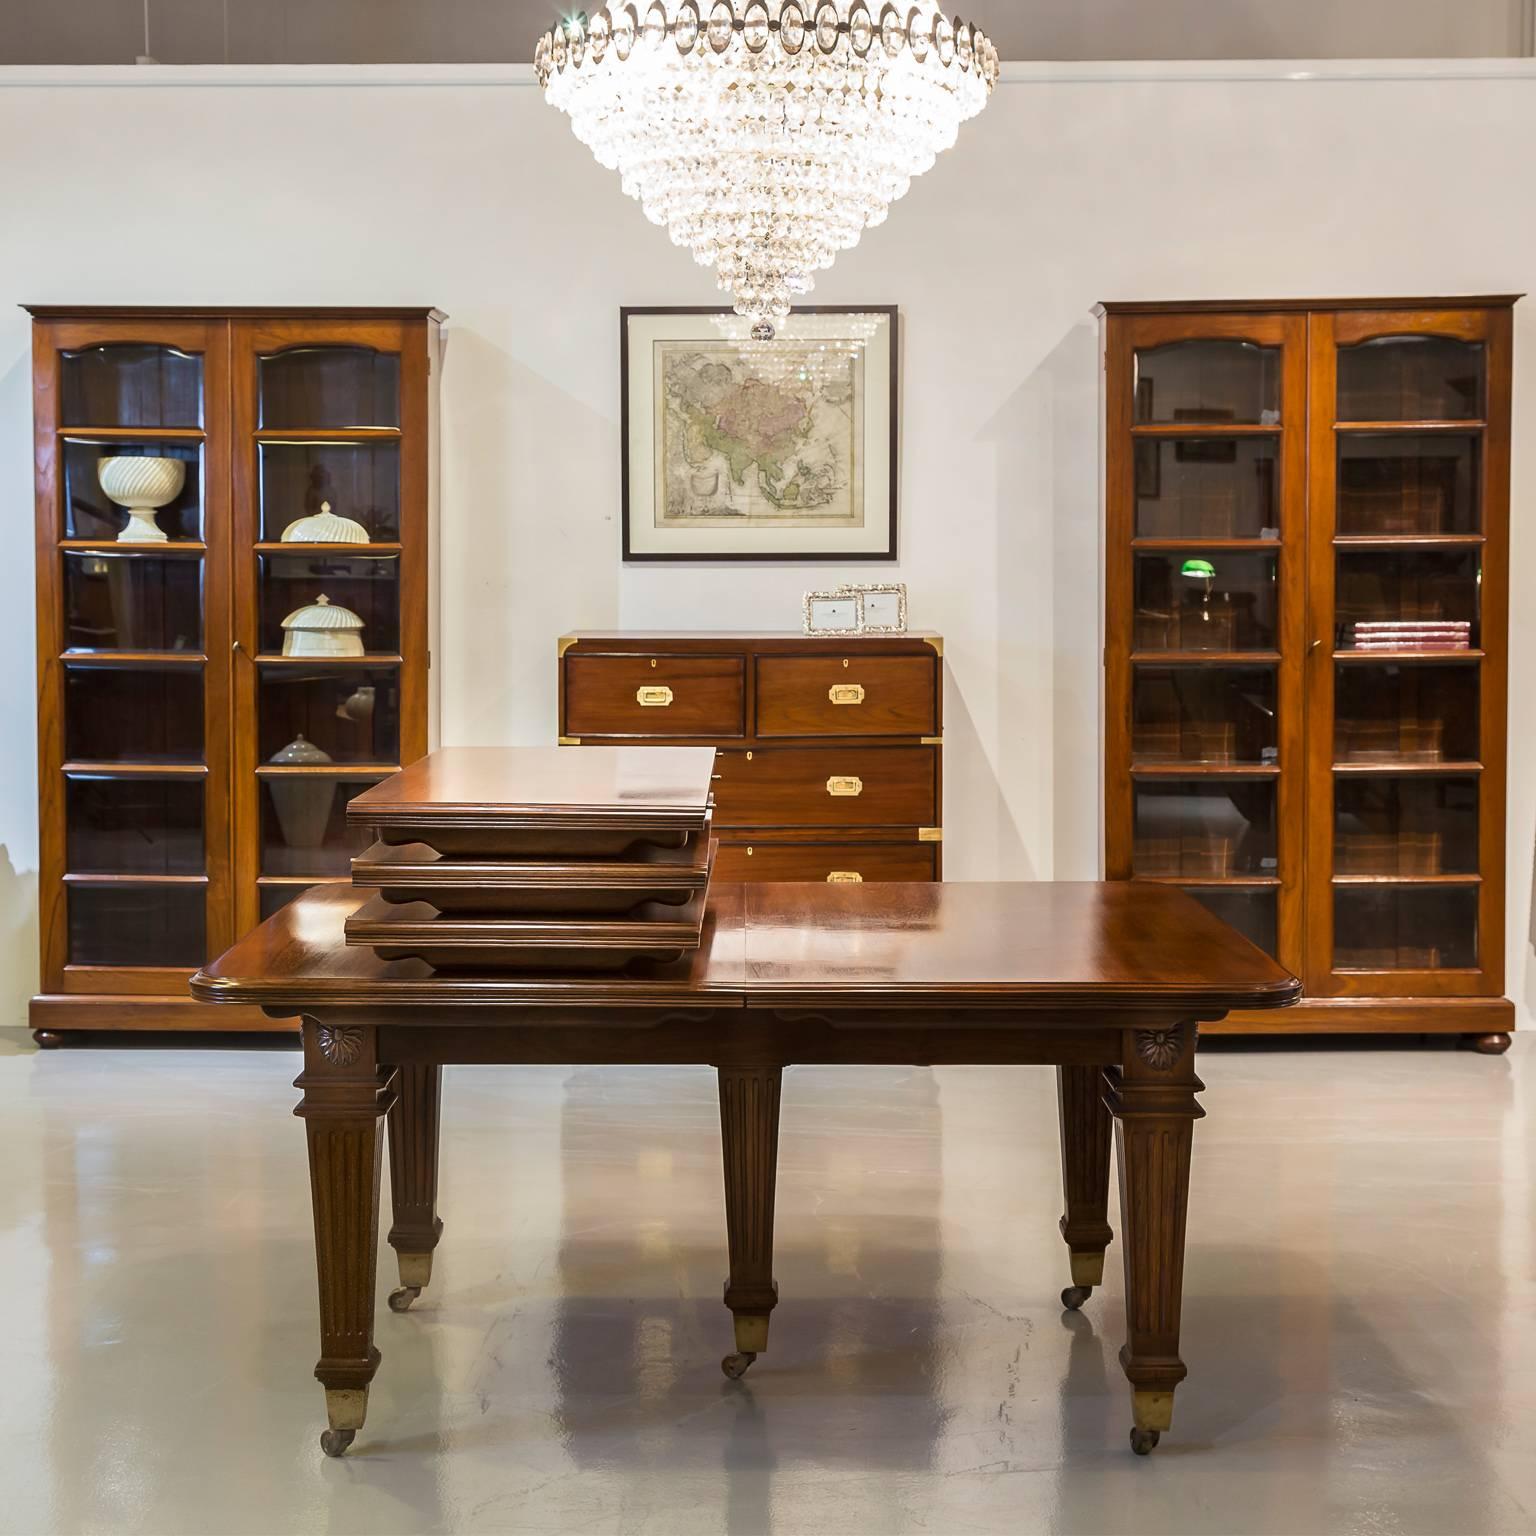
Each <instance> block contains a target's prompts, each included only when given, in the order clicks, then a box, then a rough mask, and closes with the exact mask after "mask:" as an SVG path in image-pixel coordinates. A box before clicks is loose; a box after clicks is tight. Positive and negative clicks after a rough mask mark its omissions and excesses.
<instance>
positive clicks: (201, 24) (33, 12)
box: [0, 0, 1536, 64]
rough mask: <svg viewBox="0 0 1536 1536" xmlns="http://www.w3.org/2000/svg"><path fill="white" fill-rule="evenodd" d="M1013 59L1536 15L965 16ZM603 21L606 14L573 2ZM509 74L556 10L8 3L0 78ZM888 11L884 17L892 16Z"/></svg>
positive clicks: (1441, 5) (1504, 46)
mask: <svg viewBox="0 0 1536 1536" xmlns="http://www.w3.org/2000/svg"><path fill="white" fill-rule="evenodd" d="M953 3H954V4H955V5H956V6H957V7H958V8H959V9H960V10H961V11H962V12H963V14H964V15H965V16H966V19H967V20H971V21H976V22H979V23H980V25H981V26H982V27H983V28H985V30H986V31H987V32H988V33H990V34H991V36H992V38H993V39H994V40H995V42H996V43H997V45H998V48H999V51H1000V52H1001V53H1002V55H1003V57H1004V58H1005V59H1159V58H1161V59H1214V58H1229V59H1266V58H1268V59H1273V58H1438V57H1448V58H1478V57H1500V56H1511V55H1520V54H1529V53H1531V52H1532V51H1533V47H1532V37H1531V32H1532V21H1531V18H1532V14H1533V10H1536V0H1345V3H1340V0H974V7H973V5H972V0H953ZM571 4H572V7H573V8H575V7H577V6H580V5H585V7H586V8H587V9H589V10H591V9H595V8H596V0H571ZM146 9H147V11H148V18H149V49H148V52H150V53H151V54H152V55H153V56H154V57H155V58H156V59H158V60H159V61H160V62H161V63H164V64H218V63H232V64H310V63H313V64H322V63H404V62H423V63H426V62H437V63H467V62H485V63H506V62H518V61H525V60H527V59H530V58H531V57H532V55H533V45H534V42H535V40H536V38H537V36H538V34H539V33H540V31H542V30H543V29H544V28H546V27H547V26H548V25H549V24H550V22H551V21H553V20H554V17H555V14H556V6H555V5H554V4H552V3H550V0H147V6H146V0H0V63H6V64H129V63H132V62H133V61H134V59H135V58H136V57H137V56H138V55H139V54H141V53H144V52H145V51H146V49H145V46H144V30H145V12H146ZM875 9H876V10H878V9H879V5H878V3H877V4H876V5H875Z"/></svg>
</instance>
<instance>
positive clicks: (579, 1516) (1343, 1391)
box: [0, 1038, 1536, 1536]
mask: <svg viewBox="0 0 1536 1536" xmlns="http://www.w3.org/2000/svg"><path fill="white" fill-rule="evenodd" d="M295 1071H296V1064H295V1062H294V1060H293V1058H292V1057H291V1056H289V1055H288V1054H286V1053H280V1052H261V1051H244V1050H241V1051H234V1050H223V1051H210V1052H191V1051H176V1052H168V1051H120V1050H115V1051H99V1050H91V1051H86V1050H66V1051H56V1052H50V1053H44V1054H40V1055H39V1054H33V1053H31V1052H30V1050H29V1049H28V1050H17V1049H12V1051H11V1052H10V1053H9V1054H0V1260H3V1267H0V1273H3V1276H4V1280H5V1308H4V1312H3V1314H0V1315H3V1326H0V1531H4V1532H7V1533H11V1532H15V1533H24V1532H68V1533H76V1532H125V1531H134V1532H147V1533H180V1532H187V1533H213V1532H332V1533H343V1532H368V1533H386V1532H436V1531H499V1532H540V1533H543V1532H580V1533H583V1536H586V1533H602V1532H614V1533H625V1536H695V1533H697V1536H704V1533H709V1536H714V1533H731V1536H757V1533H770V1532H771V1533H774V1536H791V1533H796V1536H798V1533H806V1536H822V1533H830V1536H857V1533H864V1532H869V1533H880V1536H888V1533H898V1532H922V1533H927V1536H951V1533H953V1536H975V1533H983V1532H1009V1533H1033V1532H1052V1533H1055V1532H1069V1533H1095V1536H1096V1533H1111V1532H1114V1533H1119V1532H1125V1533H1135V1536H1153V1533H1158V1532H1178V1533H1181V1536H1187V1533H1196V1532H1221V1533H1234V1536H1235V1533H1259V1532H1265V1533H1270V1532H1274V1533H1287V1536H1291V1533H1296V1536H1301V1533H1314V1532H1317V1533H1321V1532H1349V1533H1360V1536H1413V1533H1419V1532H1424V1533H1434V1536H1447V1533H1465V1536H1482V1533H1494V1532H1519V1533H1522V1536H1527V1533H1530V1532H1532V1531H1533V1530H1536V1427H1533V1426H1536V1227H1533V1220H1532V1217H1533V1209H1532V1195H1533V1189H1532V1159H1533V1147H1536V1138H1533V1135H1532V1132H1533V1129H1536V1040H1531V1039H1526V1038H1519V1039H1517V1041H1516V1044H1515V1049H1514V1051H1513V1052H1512V1053H1511V1054H1510V1055H1509V1056H1508V1057H1505V1058H1503V1059H1485V1058H1482V1057H1478V1056H1474V1055H1470V1054H1465V1053H1458V1052H1451V1051H1445V1050H1435V1051H1413V1050H1393V1051H1380V1050H1374V1051H1359V1052H1342V1051H1317V1052H1310V1051H1309V1052H1284V1053H1276V1052H1250V1051H1242V1052H1233V1051H1213V1052H1209V1053H1207V1054H1206V1055H1205V1056H1204V1057H1203V1058H1202V1065H1201V1072H1202V1074H1203V1075H1204V1077H1205V1079H1206V1082H1207V1084H1208V1090H1209V1091H1208V1092H1207V1094H1206V1104H1207V1107H1208V1109H1209V1111H1210V1113H1209V1118H1208V1119H1206V1120H1204V1121H1203V1122H1201V1124H1200V1125H1199V1126H1198V1127H1197V1130H1196V1156H1195V1189H1194V1196H1193V1219H1192V1227H1191V1234H1190V1247H1189V1265H1188V1275H1187V1281H1186V1287H1185V1303H1186V1305H1185V1335H1184V1337H1185V1347H1184V1355H1185V1358H1186V1360H1187V1361H1188V1364H1189V1368H1190V1376H1189V1380H1188V1381H1187V1382H1186V1383H1185V1385H1184V1387H1183V1388H1182V1389H1181V1390H1180V1392H1179V1396H1178V1404H1177V1409H1176V1414H1175V1426H1174V1431H1173V1433H1172V1434H1171V1435H1167V1436H1165V1437H1164V1439H1163V1444H1162V1447H1161V1448H1160V1449H1159V1450H1158V1451H1157V1452H1156V1453H1155V1454H1154V1455H1153V1456H1151V1457H1150V1458H1148V1459H1146V1460H1141V1459H1138V1458H1136V1457H1133V1456H1132V1455H1131V1453H1130V1450H1129V1447H1128V1446H1127V1443H1126V1433H1127V1429H1128V1427H1129V1422H1130V1416H1129V1399H1128V1395H1127V1390H1126V1387H1125V1384H1124V1382H1123V1380H1122V1378H1121V1375H1120V1371H1119V1368H1118V1365H1117V1364H1116V1359H1115V1354H1116V1351H1117V1349H1118V1348H1119V1345H1120V1341H1121V1339H1122V1337H1123V1325H1122V1317H1121V1310H1120V1309H1121V1300H1122V1290H1121V1285H1120V1281H1119V1278H1118V1276H1113V1277H1112V1278H1111V1279H1110V1281H1109V1283H1108V1285H1107V1286H1106V1287H1105V1289H1104V1290H1103V1291H1101V1292H1099V1293H1098V1294H1096V1295H1095V1296H1094V1297H1093V1299H1092V1300H1091V1301H1090V1302H1089V1303H1088V1306H1087V1307H1086V1309H1085V1310H1084V1311H1083V1312H1082V1313H1081V1314H1079V1315H1064V1314H1063V1313H1062V1312H1061V1310H1060V1308H1059V1306H1058V1304H1057V1301H1056V1297H1057V1293H1058V1291H1059V1289H1060V1288H1061V1286H1062V1285H1063V1284H1064V1283H1065V1282H1066V1279H1067V1269H1066V1260H1065V1256H1064V1254H1063V1251H1062V1248H1061V1244H1060V1241H1059V1239H1058V1238H1057V1236H1056V1233H1055V1221H1056V1216H1057V1214H1058V1211H1059V1191H1058V1171H1057V1162H1056V1145H1055V1138H1056V1133H1055V1123H1054V1122H1055V1101H1054V1087H1053V1082H1052V1078H1051V1075H1050V1074H1049V1073H1048V1072H1046V1071H1043V1070H1029V1069H1022V1070H1004V1071H998V1070H990V1069H989V1070H954V1069H950V1070H945V1071H938V1072H930V1071H917V1070H912V1071H907V1070H891V1069H880V1070H862V1071H855V1070H826V1069H816V1070H811V1069H806V1070H801V1071H797V1072H794V1073H793V1074H792V1075H791V1077H790V1078H789V1080H788V1082H787V1085H786V1091H785V1104H784V1123H783V1145H782V1151H781V1169H782V1172H781V1178H780V1187H779V1218H778V1254H779V1257H778V1264H777V1271H778V1278H779V1283H780V1287H781V1291H782V1302H781V1305H780V1307H779V1310H778V1312H777V1313H776V1314H775V1317H774V1323H773V1338H772V1348H771V1352H770V1353H769V1354H767V1355H766V1356H764V1357H763V1358H762V1359H761V1360H760V1361H759V1362H758V1364H757V1365H756V1366H755V1367H754V1368H753V1370H752V1373H751V1374H750V1375H749V1376H748V1377H747V1378H746V1380H745V1381H744V1382H742V1383H740V1384H732V1383H729V1382H727V1381H726V1380H725V1379H724V1378H723V1377H722V1376H721V1374H720V1371H719V1368H718V1365H717V1361H718V1359H719V1357H720V1355H721V1354H722V1353H723V1352H724V1351H725V1349H726V1348H727V1347H728V1344H729V1335H730V1329H729V1323H728V1316H727V1314H726V1312H725V1311H724V1309H723V1307H722V1306H721V1304H720V1282H721V1278H722V1274H723V1267H724V1259H723V1253H722V1249H723V1208H722V1199H721V1192H720V1174H719V1168H718V1160H719V1133H718V1123H717V1119H716V1109H715V1101H714V1085H713V1080H712V1077H711V1075H710V1074H709V1073H708V1072H706V1071H702V1070H679V1069H657V1068H650V1069H644V1070H605V1071H595V1070H581V1071H569V1070H560V1069H549V1068H541V1069H533V1070H512V1069H489V1068H480V1069H464V1070H455V1071H451V1072H450V1073H449V1074H448V1078H447V1083H446V1088H445V1093H444V1101H445V1113H446V1115H447V1117H448V1130H447V1132H446V1136H445V1143H444V1158H445V1167H444V1190H443V1197H442V1212H443V1216H444V1219H445V1221H446V1225H447V1230H446V1235H445V1238H444V1242H443V1246H442V1248H441V1249H440V1250H439V1263H438V1272H437V1275H436V1277H435V1278H434V1281H433V1284H432V1287H431V1289H430V1290H429V1292H428V1293H427V1294H426V1295H424V1296H423V1297H422V1299H421V1301H420V1302H418V1303H417V1308H416V1310H415V1311H414V1312H412V1313H411V1314H409V1315H406V1316H395V1315H393V1314H391V1313H390V1312H388V1311H387V1310H385V1309H384V1308H383V1306H382V1301H381V1306H380V1313H379V1323H378V1344H379V1347H380V1349H381V1350H382V1352H383V1356H384V1363H383V1365H382V1367H381V1369H380V1372H379V1376H378V1380H377V1382H376V1385H375V1388H374V1392H373V1400H372V1404H371V1408H370V1413H369V1421H368V1426H367V1428H366V1429H365V1430H364V1431H363V1433H362V1434H361V1435H360V1436H359V1437H358V1441H357V1444H356V1446H355V1447H354V1449H353V1451H352V1453H351V1454H349V1455H348V1456H347V1458H346V1459H345V1460H343V1461H327V1460H326V1459H324V1458H323V1457H322V1456H321V1454H320V1450H319V1446H318V1444H317V1431H318V1429H319V1428H320V1425H321V1420H322V1416H323V1415H322V1401H321V1393H320V1389H319V1387H318V1385H317V1384H316V1383H315V1382H314V1381H313V1379H312V1378H311V1376H310V1371H311V1368H312V1366H313V1364H314V1360H315V1356H316V1354H317V1352H318V1350H317V1339H316V1336H315V1301H314V1279H313V1270H312V1267H311V1266H312V1261H311V1256H310V1233H309V1208H308V1195H307V1189H306V1183H305V1169H304V1160H303V1134H302V1128H301V1126H300V1124H299V1122H298V1121H296V1120H294V1119H293V1118H292V1117H291V1116H290V1114H289V1113H288V1111H289V1109H290V1108H291V1106H292V1104H293V1102H294V1099H295V1097H296V1095H295V1094H294V1093H293V1091H292V1090H291V1089H290V1087H289V1082H290V1080H291V1078H292V1077H293V1076H294V1073H295ZM1113 1214H1114V1213H1113V1212H1112V1219H1113ZM1111 1252H1112V1257H1113V1250H1112V1251H1111ZM386 1253H387V1250H386ZM387 1284H388V1276H387V1275H386V1274H383V1273H381V1279H380V1294H381V1297H382V1294H383V1290H384V1289H385V1288H386V1287H387Z"/></svg>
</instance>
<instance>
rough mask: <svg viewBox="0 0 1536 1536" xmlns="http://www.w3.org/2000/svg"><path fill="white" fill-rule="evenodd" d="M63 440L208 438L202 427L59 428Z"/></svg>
mask: <svg viewBox="0 0 1536 1536" xmlns="http://www.w3.org/2000/svg"><path fill="white" fill-rule="evenodd" d="M55 430H56V431H57V433H58V435H59V437H61V438H73V439H77V440H78V439H88V438H93V437H96V438H101V439H102V440H103V441H105V442H113V443H139V442H144V443H155V442H169V443H200V442H202V441H203V439H204V438H206V437H207V435H208V434H207V433H206V432H204V431H203V429H202V428H201V427H58V428H56V429H55Z"/></svg>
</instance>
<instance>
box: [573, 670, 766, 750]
mask: <svg viewBox="0 0 1536 1536" xmlns="http://www.w3.org/2000/svg"><path fill="white" fill-rule="evenodd" d="M562 734H564V735H569V736H582V737H586V736H619V737H649V738H651V739H652V740H659V739H664V738H667V737H678V736H724V737H741V736H743V735H745V734H746V662H745V660H744V659H743V658H742V657H740V656H671V655H663V654H657V655H654V656H618V655H600V656H593V655H588V654H580V655H571V656H567V657H566V658H565V726H564V730H563V732H562Z"/></svg>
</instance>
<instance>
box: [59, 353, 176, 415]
mask: <svg viewBox="0 0 1536 1536" xmlns="http://www.w3.org/2000/svg"><path fill="white" fill-rule="evenodd" d="M59 418H60V424H61V425H63V426H66V427H200V426H202V424H203V360H202V358H201V357H198V356H196V355H194V354H192V353H188V352H178V351H177V350H176V349H175V348H174V347H149V346H143V345H140V344H139V343H137V342H134V343H129V344H126V345H117V344H114V345H112V346H105V347H89V348H87V349H86V350H85V351H82V352H62V353H60V354H59Z"/></svg>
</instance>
